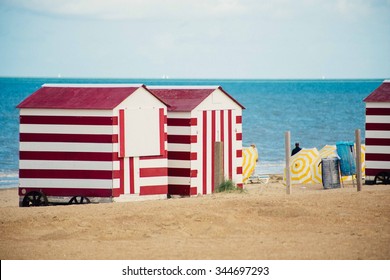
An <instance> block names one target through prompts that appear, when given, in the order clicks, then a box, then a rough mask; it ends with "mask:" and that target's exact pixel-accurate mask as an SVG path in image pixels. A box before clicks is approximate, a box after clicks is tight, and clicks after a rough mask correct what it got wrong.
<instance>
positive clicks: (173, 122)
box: [167, 118, 197, 126]
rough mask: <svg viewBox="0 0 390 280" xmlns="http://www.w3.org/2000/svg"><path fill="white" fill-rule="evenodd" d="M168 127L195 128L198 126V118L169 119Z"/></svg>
mask: <svg viewBox="0 0 390 280" xmlns="http://www.w3.org/2000/svg"><path fill="white" fill-rule="evenodd" d="M167 123H168V126H193V125H197V120H196V118H192V119H180V118H168V120H167Z"/></svg>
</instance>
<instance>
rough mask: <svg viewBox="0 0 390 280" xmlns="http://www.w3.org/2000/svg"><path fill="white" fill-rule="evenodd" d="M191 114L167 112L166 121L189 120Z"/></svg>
mask: <svg viewBox="0 0 390 280" xmlns="http://www.w3.org/2000/svg"><path fill="white" fill-rule="evenodd" d="M190 118H191V112H168V119H190Z"/></svg>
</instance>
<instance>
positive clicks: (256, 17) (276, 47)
mask: <svg viewBox="0 0 390 280" xmlns="http://www.w3.org/2000/svg"><path fill="white" fill-rule="evenodd" d="M0 62H1V63H0V76H34V77H35V76H42V77H56V76H57V75H59V74H60V75H61V76H62V77H107V78H161V77H162V76H169V77H170V78H263V79H268V78H292V79H294V78H322V77H325V78H389V77H390V0H311V1H310V0H291V1H287V0H272V1H266V0H264V1H263V0H196V1H194V0H165V1H162V0H149V1H148V0H127V1H126V0H108V1H102V0H0Z"/></svg>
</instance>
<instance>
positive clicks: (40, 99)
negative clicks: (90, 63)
mask: <svg viewBox="0 0 390 280" xmlns="http://www.w3.org/2000/svg"><path fill="white" fill-rule="evenodd" d="M140 87H144V86H143V85H98V84H96V85H82V84H80V85H66V84H63V85H61V84H59V85H43V86H42V87H41V88H40V89H38V90H37V91H36V92H34V93H33V94H32V95H30V96H29V97H27V98H26V99H25V100H23V101H22V102H21V103H20V104H19V105H18V106H17V108H40V109H100V110H108V109H114V108H115V107H116V106H118V105H119V104H120V103H121V102H122V101H124V100H125V99H126V98H127V97H129V96H130V95H131V94H132V93H133V92H135V91H136V90H137V89H138V88H140Z"/></svg>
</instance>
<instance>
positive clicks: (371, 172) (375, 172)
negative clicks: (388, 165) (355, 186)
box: [366, 168, 390, 176]
mask: <svg viewBox="0 0 390 280" xmlns="http://www.w3.org/2000/svg"><path fill="white" fill-rule="evenodd" d="M381 172H390V169H377V168H366V176H376V175H378V174H379V173H381Z"/></svg>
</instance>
